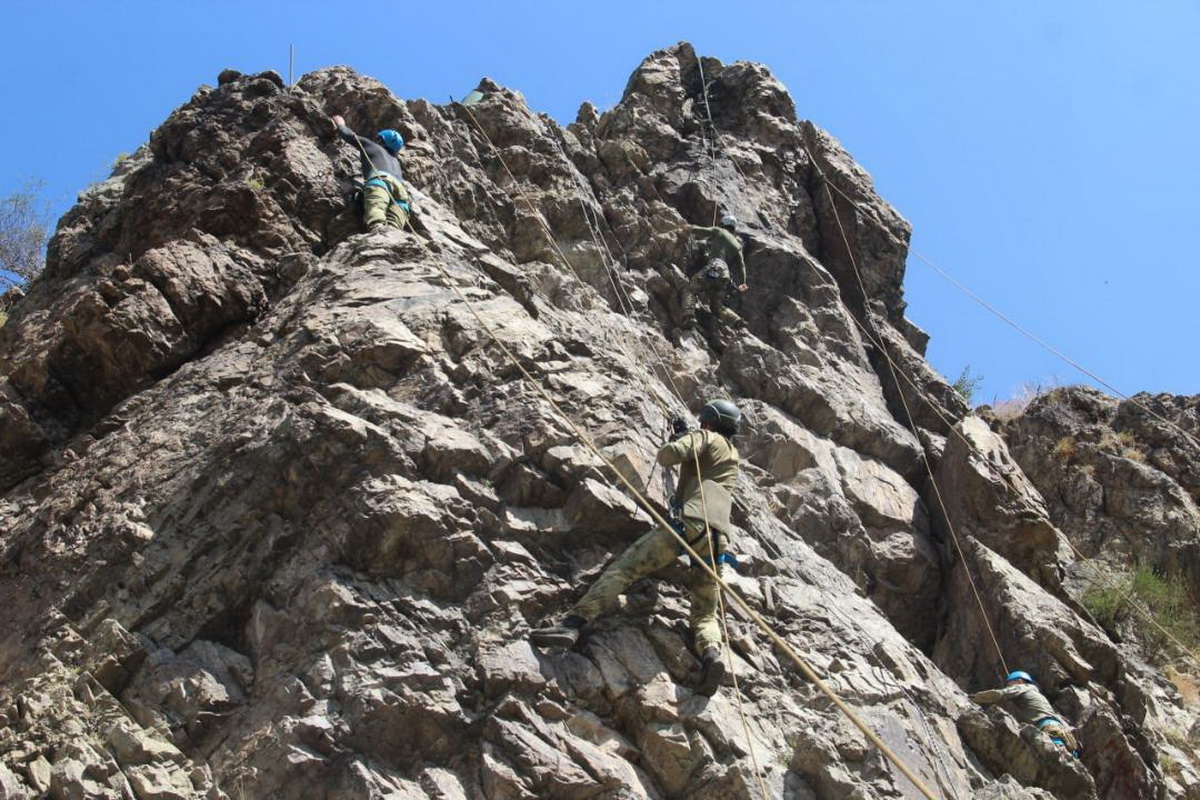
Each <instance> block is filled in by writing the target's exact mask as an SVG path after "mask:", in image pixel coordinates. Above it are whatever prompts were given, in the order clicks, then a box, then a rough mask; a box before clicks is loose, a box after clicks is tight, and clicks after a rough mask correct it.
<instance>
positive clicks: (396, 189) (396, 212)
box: [363, 172, 408, 230]
mask: <svg viewBox="0 0 1200 800" xmlns="http://www.w3.org/2000/svg"><path fill="white" fill-rule="evenodd" d="M363 222H365V223H367V227H368V228H375V227H377V226H379V225H383V224H385V223H386V224H388V225H391V226H392V227H394V228H399V229H400V230H404V226H405V225H407V224H408V190H407V189H406V188H404V184H403V183H401V182H400V181H398V180H396V178H395V177H394V176H393V175H389V174H388V173H386V172H377V173H376V174H375V175H373V176H372V177H371V179H370V180H368V181H367V182H366V183H365V184H364V185H363Z"/></svg>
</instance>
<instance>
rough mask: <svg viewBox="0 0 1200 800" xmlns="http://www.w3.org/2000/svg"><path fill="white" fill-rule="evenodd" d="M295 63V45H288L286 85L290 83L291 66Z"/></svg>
mask: <svg viewBox="0 0 1200 800" xmlns="http://www.w3.org/2000/svg"><path fill="white" fill-rule="evenodd" d="M295 64H296V45H294V44H289V45H288V86H291V85H292V68H293V67H294V66H295Z"/></svg>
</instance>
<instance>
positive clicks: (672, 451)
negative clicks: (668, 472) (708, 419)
mask: <svg viewBox="0 0 1200 800" xmlns="http://www.w3.org/2000/svg"><path fill="white" fill-rule="evenodd" d="M699 435H700V432H699V431H692V432H691V433H687V434H684V435H683V436H680V437H679V438H678V439H676V440H675V441H673V442H667V443H666V444H664V445H663V446H662V447H661V448H659V451H658V463H659V464H661V465H663V466H664V467H673V466H675V465H676V464H682V463H683V460H684V459H685V458H688V457H690V456H691V455H692V450H693V449H694V448H695V447H696V444H697V441H696V439H697V437H698V436H699Z"/></svg>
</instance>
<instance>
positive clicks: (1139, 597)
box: [1081, 563, 1200, 657]
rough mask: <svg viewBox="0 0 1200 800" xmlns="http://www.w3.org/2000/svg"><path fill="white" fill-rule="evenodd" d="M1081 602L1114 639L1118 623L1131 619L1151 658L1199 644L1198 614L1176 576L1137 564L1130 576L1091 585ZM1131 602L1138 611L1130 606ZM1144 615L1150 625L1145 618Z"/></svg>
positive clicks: (1181, 579) (1146, 565)
mask: <svg viewBox="0 0 1200 800" xmlns="http://www.w3.org/2000/svg"><path fill="white" fill-rule="evenodd" d="M1081 600H1082V602H1083V605H1084V607H1085V608H1087V610H1088V611H1089V612H1090V613H1091V615H1092V616H1093V617H1094V618H1095V620H1096V622H1097V623H1099V625H1100V627H1102V628H1104V630H1105V631H1107V632H1108V634H1109V635H1110V636H1113V637H1114V638H1115V637H1116V636H1118V632H1119V630H1120V628H1121V625H1122V623H1123V622H1125V621H1126V620H1130V619H1132V620H1133V621H1134V622H1135V623H1136V624H1134V625H1133V626H1132V630H1134V631H1135V632H1136V634H1137V636H1138V638H1139V639H1140V640H1141V643H1142V646H1143V647H1144V648H1145V650H1146V651H1147V653H1149V654H1150V655H1151V656H1152V657H1154V656H1157V655H1161V654H1162V653H1163V651H1164V649H1167V648H1170V647H1171V646H1172V645H1176V644H1177V643H1178V644H1182V645H1183V646H1184V647H1186V648H1189V649H1192V648H1195V647H1196V645H1197V643H1198V642H1200V615H1198V614H1197V610H1196V605H1195V603H1194V602H1193V601H1192V598H1191V597H1190V596H1189V593H1188V589H1187V584H1186V582H1185V581H1184V579H1183V577H1182V576H1180V575H1177V574H1168V573H1164V572H1161V571H1156V570H1154V569H1153V568H1152V567H1150V566H1149V565H1148V564H1145V563H1139V564H1138V565H1137V567H1136V568H1135V569H1134V571H1133V574H1132V575H1126V576H1122V577H1120V578H1118V579H1116V580H1111V581H1107V582H1105V583H1104V584H1101V583H1099V582H1096V583H1093V584H1092V585H1091V586H1089V587H1088V588H1087V590H1086V591H1085V592H1084V593H1083V597H1082V598H1081ZM1134 603H1136V604H1138V606H1140V607H1141V609H1142V611H1141V612H1139V611H1138V610H1136V609H1134V608H1133V607H1132V606H1133V604H1134ZM1147 614H1148V615H1149V617H1150V619H1151V620H1153V623H1151V622H1150V621H1148V620H1146V619H1145V616H1146V615H1147Z"/></svg>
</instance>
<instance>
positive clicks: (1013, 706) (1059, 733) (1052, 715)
mask: <svg viewBox="0 0 1200 800" xmlns="http://www.w3.org/2000/svg"><path fill="white" fill-rule="evenodd" d="M971 700H972V701H974V702H976V703H1000V704H1003V706H1004V708H1005V710H1006V711H1009V712H1010V713H1011V714H1012V715H1013V716H1014V717H1016V718H1017V720H1018V721H1019V722H1023V723H1025V724H1027V725H1033V726H1035V727H1036V728H1037V729H1038V730H1040V731H1041V732H1042V733H1044V734H1046V735H1047V736H1048V737H1050V741H1052V742H1054V743H1055V744H1057V745H1061V746H1062V747H1065V748H1066V749H1067V752H1069V753H1070V754H1071V755H1073V756H1075V757H1076V758H1078V757H1079V741H1078V740H1077V739H1076V738H1075V734H1073V733H1072V732H1071V729H1070V727H1068V726H1067V724H1066V723H1065V722H1063V721H1062V719H1061V718H1060V717H1059V716H1058V712H1057V711H1055V710H1054V706H1052V705H1050V701H1049V700H1047V699H1046V697H1045V695H1043V694H1042V693H1041V692H1040V691H1039V690H1038V688H1037V682H1036V681H1034V679H1033V676H1031V675H1030V674H1029V673H1028V672H1024V671H1022V670H1017V671H1015V672H1010V673H1009V674H1008V677H1007V678H1005V680H1004V688H1003V689H986V690H984V691H982V692H976V693H975V694H973V695H971Z"/></svg>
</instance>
